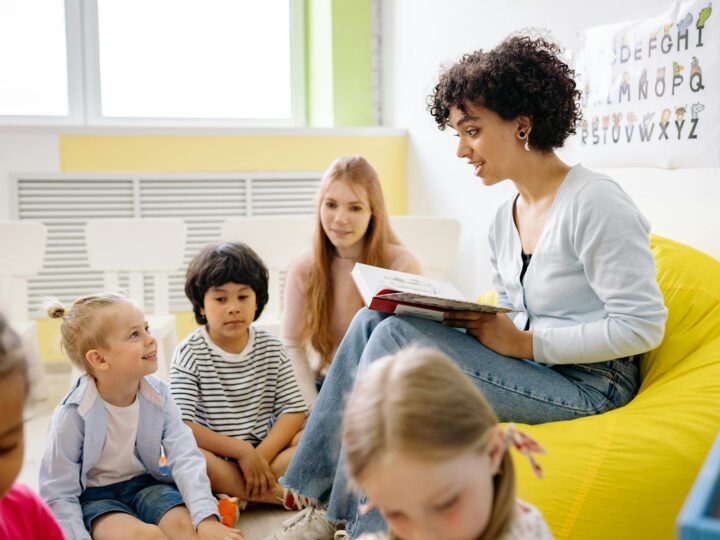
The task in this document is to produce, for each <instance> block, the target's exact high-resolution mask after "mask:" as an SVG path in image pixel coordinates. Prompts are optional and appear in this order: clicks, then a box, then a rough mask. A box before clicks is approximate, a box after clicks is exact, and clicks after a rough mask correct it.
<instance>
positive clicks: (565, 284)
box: [489, 165, 667, 364]
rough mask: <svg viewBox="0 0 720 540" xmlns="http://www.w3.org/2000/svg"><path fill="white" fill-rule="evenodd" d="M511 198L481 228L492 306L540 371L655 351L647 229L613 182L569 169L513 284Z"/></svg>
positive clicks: (656, 316) (515, 252)
mask: <svg viewBox="0 0 720 540" xmlns="http://www.w3.org/2000/svg"><path fill="white" fill-rule="evenodd" d="M515 199H516V196H513V198H512V199H511V200H509V201H507V202H506V203H505V204H503V205H502V206H501V207H500V208H499V209H498V211H497V213H496V215H495V219H494V221H493V223H492V224H491V226H490V234H489V237H490V257H491V261H492V265H493V272H494V275H493V283H494V286H495V288H496V290H497V295H498V296H497V298H498V304H499V305H503V306H507V307H512V308H515V309H518V310H520V313H517V314H511V315H512V318H513V321H514V323H515V325H516V326H517V327H518V328H519V329H521V330H524V329H525V323H526V321H527V320H528V318H529V319H530V329H531V330H532V331H533V355H534V359H535V361H537V362H540V363H544V364H581V363H590V362H599V361H604V360H612V359H614V358H622V357H626V356H630V355H635V354H639V353H643V352H645V351H648V350H650V349H653V348H655V347H657V346H658V345H659V344H660V342H661V341H662V337H663V333H664V330H665V320H666V319H667V309H666V308H665V305H664V304H663V296H662V293H661V292H660V289H659V288H658V285H657V281H656V277H655V260H654V259H653V256H652V253H651V252H650V243H649V239H648V234H649V232H650V224H649V223H648V221H647V220H646V219H645V217H644V216H643V215H642V214H641V213H640V210H638V208H637V207H636V206H635V204H634V203H633V202H632V200H631V199H630V197H628V195H627V194H626V193H625V192H624V191H623V190H622V188H621V187H620V186H619V185H618V184H617V183H616V182H615V181H613V180H611V179H610V178H608V177H607V176H605V175H602V174H600V173H596V172H592V171H589V170H587V169H585V168H584V167H582V166H580V165H576V166H575V167H573V168H572V169H571V170H570V171H569V172H568V174H567V176H566V177H565V179H564V180H563V182H562V184H561V185H560V187H559V189H558V191H557V194H556V195H555V200H554V201H553V203H552V206H551V208H550V211H549V213H548V216H547V219H546V221H545V226H544V228H543V231H542V234H541V236H540V239H539V241H538V244H537V247H536V248H535V252H534V253H533V254H532V261H531V262H530V266H529V267H528V270H527V272H526V274H525V276H524V279H523V283H522V284H521V283H520V271H521V270H522V258H521V252H522V246H521V243H520V236H519V234H518V231H517V228H516V226H515V221H514V219H513V206H514V203H515Z"/></svg>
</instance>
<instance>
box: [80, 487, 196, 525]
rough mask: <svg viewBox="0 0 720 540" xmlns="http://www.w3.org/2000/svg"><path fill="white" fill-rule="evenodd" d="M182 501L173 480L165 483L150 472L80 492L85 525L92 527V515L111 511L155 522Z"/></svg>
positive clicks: (183, 502)
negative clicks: (171, 482) (170, 482)
mask: <svg viewBox="0 0 720 540" xmlns="http://www.w3.org/2000/svg"><path fill="white" fill-rule="evenodd" d="M183 504H185V501H183V498H182V495H180V492H179V491H178V489H177V486H176V485H175V484H166V483H164V482H160V481H159V480H156V479H155V478H153V477H152V476H151V475H150V474H141V475H140V476H135V477H134V478H131V479H130V480H125V481H124V482H117V483H115V484H109V485H107V486H100V487H90V488H87V489H86V490H85V491H83V493H82V495H80V506H82V513H83V521H84V522H85V528H86V529H87V530H88V531H91V530H92V528H91V526H92V522H93V520H94V519H95V518H98V517H100V516H102V515H103V514H108V513H110V512H123V513H124V514H130V515H131V516H135V517H136V518H138V519H139V520H140V521H144V522H145V523H151V524H153V525H157V524H158V522H159V521H160V518H162V517H163V516H164V515H165V512H167V511H168V510H170V509H171V508H175V507H176V506H181V505H183Z"/></svg>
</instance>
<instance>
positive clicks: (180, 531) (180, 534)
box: [158, 506, 194, 539]
mask: <svg viewBox="0 0 720 540" xmlns="http://www.w3.org/2000/svg"><path fill="white" fill-rule="evenodd" d="M158 527H159V528H160V531H161V533H164V534H166V535H167V537H168V538H172V539H175V538H192V537H194V529H193V526H192V519H191V518H190V512H188V509H187V508H185V506H176V507H175V508H171V509H170V510H168V511H167V512H166V513H165V515H164V516H163V517H162V518H161V519H160V523H159V524H158ZM162 538H164V537H162Z"/></svg>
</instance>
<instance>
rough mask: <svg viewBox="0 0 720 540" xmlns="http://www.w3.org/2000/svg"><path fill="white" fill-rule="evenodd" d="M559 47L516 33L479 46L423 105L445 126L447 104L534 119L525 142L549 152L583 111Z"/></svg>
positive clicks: (504, 116)
mask: <svg viewBox="0 0 720 540" xmlns="http://www.w3.org/2000/svg"><path fill="white" fill-rule="evenodd" d="M560 52H561V49H560V47H559V46H558V45H557V44H555V43H553V42H551V41H549V40H546V39H545V38H543V37H530V36H527V35H516V36H511V37H509V38H507V39H505V40H504V41H503V42H502V43H500V44H499V45H498V46H497V47H495V48H494V49H492V50H490V51H488V52H485V51H483V50H477V51H475V52H473V53H471V54H466V55H465V56H463V57H462V59H461V60H460V61H459V62H457V63H456V64H454V65H453V66H451V67H450V68H448V69H447V70H446V71H445V72H444V73H442V74H441V75H440V80H439V82H438V84H437V85H436V86H435V88H434V89H433V92H432V94H431V95H430V96H428V100H427V108H428V111H429V112H430V114H432V115H433V116H434V117H435V121H436V122H437V124H438V127H439V128H440V129H441V130H443V129H445V128H446V127H447V126H448V120H449V117H450V108H451V107H457V108H458V109H460V110H461V111H462V112H464V113H466V112H467V111H466V110H465V103H466V102H470V103H474V104H477V105H481V106H483V107H486V108H488V109H490V110H491V111H494V112H495V113H497V114H498V115H499V116H500V117H501V118H502V119H503V120H513V119H514V118H517V117H518V116H527V117H529V118H530V119H531V120H532V130H531V131H530V135H529V136H528V144H529V145H530V146H531V147H532V148H533V149H535V150H539V151H541V152H550V151H552V150H553V149H554V148H559V147H561V146H562V145H563V143H564V142H565V139H567V138H568V136H569V135H570V134H572V133H575V127H576V125H577V124H578V122H579V121H580V119H581V117H582V112H581V110H580V107H579V99H580V91H579V90H577V89H576V85H575V80H574V79H573V77H574V75H575V72H574V71H573V70H572V69H571V68H570V67H569V66H568V65H567V64H565V63H564V62H563V61H562V60H560V59H559V58H558V54H559V53H560Z"/></svg>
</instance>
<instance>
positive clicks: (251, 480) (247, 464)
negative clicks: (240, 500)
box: [237, 447, 275, 498]
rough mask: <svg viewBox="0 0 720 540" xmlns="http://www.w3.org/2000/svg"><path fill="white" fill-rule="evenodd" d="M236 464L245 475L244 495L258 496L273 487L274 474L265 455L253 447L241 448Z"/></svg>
mask: <svg viewBox="0 0 720 540" xmlns="http://www.w3.org/2000/svg"><path fill="white" fill-rule="evenodd" d="M237 461H238V465H240V470H242V473H243V476H244V477H245V495H246V496H248V497H251V498H259V497H262V496H264V495H265V493H267V492H268V491H270V490H272V489H273V488H274V487H275V476H274V475H273V473H272V471H271V470H270V465H269V464H268V462H267V460H266V459H265V457H264V456H263V455H262V454H261V453H260V452H258V451H257V450H256V449H255V448H253V447H250V448H247V449H246V450H243V452H242V453H241V455H240V456H239V457H238V460H237Z"/></svg>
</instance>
